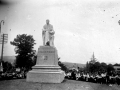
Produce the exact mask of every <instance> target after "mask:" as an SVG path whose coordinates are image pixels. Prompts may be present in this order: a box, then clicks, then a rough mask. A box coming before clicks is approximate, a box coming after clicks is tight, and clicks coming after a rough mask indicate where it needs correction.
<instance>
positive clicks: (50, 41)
mask: <svg viewBox="0 0 120 90" xmlns="http://www.w3.org/2000/svg"><path fill="white" fill-rule="evenodd" d="M49 22H50V21H49V20H48V19H47V20H46V24H45V25H44V26H43V29H42V38H43V45H44V46H54V34H55V31H54V30H53V26H52V25H51V24H50V23H49Z"/></svg>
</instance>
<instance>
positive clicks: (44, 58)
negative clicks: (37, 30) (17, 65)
mask: <svg viewBox="0 0 120 90" xmlns="http://www.w3.org/2000/svg"><path fill="white" fill-rule="evenodd" d="M54 34H55V31H54V30H53V26H52V25H51V24H50V23H49V20H46V24H45V25H44V26H43V30H42V38H43V46H40V47H39V48H38V54H37V62H36V65H35V66H33V67H32V70H31V71H29V72H28V73H27V79H26V81H28V82H41V83H61V82H62V81H63V80H64V71H62V70H61V68H60V67H59V65H58V53H57V49H56V48H55V46H54Z"/></svg>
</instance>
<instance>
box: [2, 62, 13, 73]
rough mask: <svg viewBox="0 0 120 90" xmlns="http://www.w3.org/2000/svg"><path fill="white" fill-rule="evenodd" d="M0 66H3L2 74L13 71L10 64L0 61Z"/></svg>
mask: <svg viewBox="0 0 120 90" xmlns="http://www.w3.org/2000/svg"><path fill="white" fill-rule="evenodd" d="M2 64H3V72H12V71H13V66H12V64H11V63H10V62H8V61H2Z"/></svg>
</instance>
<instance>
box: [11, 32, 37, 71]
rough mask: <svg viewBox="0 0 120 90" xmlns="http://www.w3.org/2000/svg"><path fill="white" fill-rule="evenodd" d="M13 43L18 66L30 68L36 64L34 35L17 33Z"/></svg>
mask: <svg viewBox="0 0 120 90" xmlns="http://www.w3.org/2000/svg"><path fill="white" fill-rule="evenodd" d="M10 43H11V45H13V46H15V52H16V54H17V56H16V67H19V68H26V69H30V68H31V67H32V66H33V65H34V62H35V61H34V56H35V50H33V48H34V47H33V46H34V45H35V40H34V39H33V36H32V35H27V34H22V35H17V37H16V38H14V40H13V41H11V42H10Z"/></svg>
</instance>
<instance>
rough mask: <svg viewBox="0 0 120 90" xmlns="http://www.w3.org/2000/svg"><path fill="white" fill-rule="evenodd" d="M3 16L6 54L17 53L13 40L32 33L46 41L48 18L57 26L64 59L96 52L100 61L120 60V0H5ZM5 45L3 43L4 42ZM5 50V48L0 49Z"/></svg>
mask: <svg viewBox="0 0 120 90" xmlns="http://www.w3.org/2000/svg"><path fill="white" fill-rule="evenodd" d="M4 1H6V2H3V3H2V4H0V20H5V24H4V25H2V33H8V35H9V41H8V43H7V44H5V46H4V47H5V49H4V56H6V55H7V56H12V55H15V52H14V48H15V47H14V46H12V45H10V41H13V39H14V38H15V37H16V35H17V34H30V35H33V37H34V39H35V40H36V43H37V44H36V45H35V50H38V47H39V46H41V45H42V34H41V32H42V28H43V25H44V24H45V21H46V19H49V20H50V23H51V24H52V25H53V27H54V30H55V41H54V43H55V47H56V48H57V50H58V55H59V57H61V61H66V62H74V63H86V62H87V61H89V60H90V58H91V56H92V54H93V52H94V54H95V57H96V58H97V60H98V61H100V62H106V63H109V62H112V63H115V62H117V63H120V49H119V48H120V25H119V24H118V21H119V20H120V1H118V0H4ZM0 49H1V45H0ZM0 53H1V52H0Z"/></svg>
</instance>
